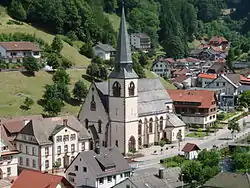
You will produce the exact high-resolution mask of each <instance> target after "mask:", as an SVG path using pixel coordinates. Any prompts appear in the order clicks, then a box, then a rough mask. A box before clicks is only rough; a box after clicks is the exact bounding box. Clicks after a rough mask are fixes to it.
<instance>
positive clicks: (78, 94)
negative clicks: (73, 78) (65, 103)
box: [73, 80, 88, 101]
mask: <svg viewBox="0 0 250 188" xmlns="http://www.w3.org/2000/svg"><path fill="white" fill-rule="evenodd" d="M87 94H88V88H87V87H86V85H85V84H84V82H83V81H82V80H78V81H77V82H76V83H75V87H74V89H73V96H74V98H76V99H77V100H79V101H82V99H84V98H86V96H87Z"/></svg>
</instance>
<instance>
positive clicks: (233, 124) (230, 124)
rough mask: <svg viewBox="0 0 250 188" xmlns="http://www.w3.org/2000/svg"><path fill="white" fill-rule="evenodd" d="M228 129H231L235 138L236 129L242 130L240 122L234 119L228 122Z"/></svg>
mask: <svg viewBox="0 0 250 188" xmlns="http://www.w3.org/2000/svg"><path fill="white" fill-rule="evenodd" d="M228 129H229V130H231V134H232V139H233V137H234V133H235V131H237V132H240V126H239V123H238V122H236V121H234V120H231V121H229V122H228Z"/></svg>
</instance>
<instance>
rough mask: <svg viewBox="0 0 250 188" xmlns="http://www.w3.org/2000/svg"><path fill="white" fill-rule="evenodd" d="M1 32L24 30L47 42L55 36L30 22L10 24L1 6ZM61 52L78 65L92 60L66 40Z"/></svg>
mask: <svg viewBox="0 0 250 188" xmlns="http://www.w3.org/2000/svg"><path fill="white" fill-rule="evenodd" d="M0 12H1V13H0V24H1V25H0V33H14V32H23V33H29V34H35V35H36V37H38V38H41V39H43V40H44V41H45V42H47V43H49V44H51V42H52V40H53V38H54V36H53V35H51V34H48V33H46V32H44V31H41V30H38V29H36V28H34V27H32V26H31V25H29V24H26V23H24V24H23V25H8V24H7V22H8V21H9V19H12V18H10V17H9V16H8V15H7V14H5V13H4V9H3V8H2V7H0ZM61 54H62V55H63V56H64V57H67V58H69V59H71V60H72V61H73V62H74V63H75V65H77V66H85V65H88V64H89V62H90V60H89V59H88V58H86V57H85V56H83V55H81V54H80V53H79V52H78V50H77V49H76V48H74V47H72V46H70V45H69V44H67V43H66V42H63V50H62V52H61Z"/></svg>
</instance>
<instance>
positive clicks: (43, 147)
mask: <svg viewBox="0 0 250 188" xmlns="http://www.w3.org/2000/svg"><path fill="white" fill-rule="evenodd" d="M46 147H48V148H49V155H45V148H46ZM52 148H53V146H52V145H46V146H41V171H47V170H51V169H52V166H53V163H52V162H53V161H52V159H53V154H52ZM46 160H48V161H49V167H48V168H45V161H46Z"/></svg>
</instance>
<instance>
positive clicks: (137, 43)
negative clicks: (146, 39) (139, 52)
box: [130, 35, 141, 48]
mask: <svg viewBox="0 0 250 188" xmlns="http://www.w3.org/2000/svg"><path fill="white" fill-rule="evenodd" d="M130 43H131V46H133V47H135V48H140V47H141V46H140V38H139V37H137V36H135V35H130Z"/></svg>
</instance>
